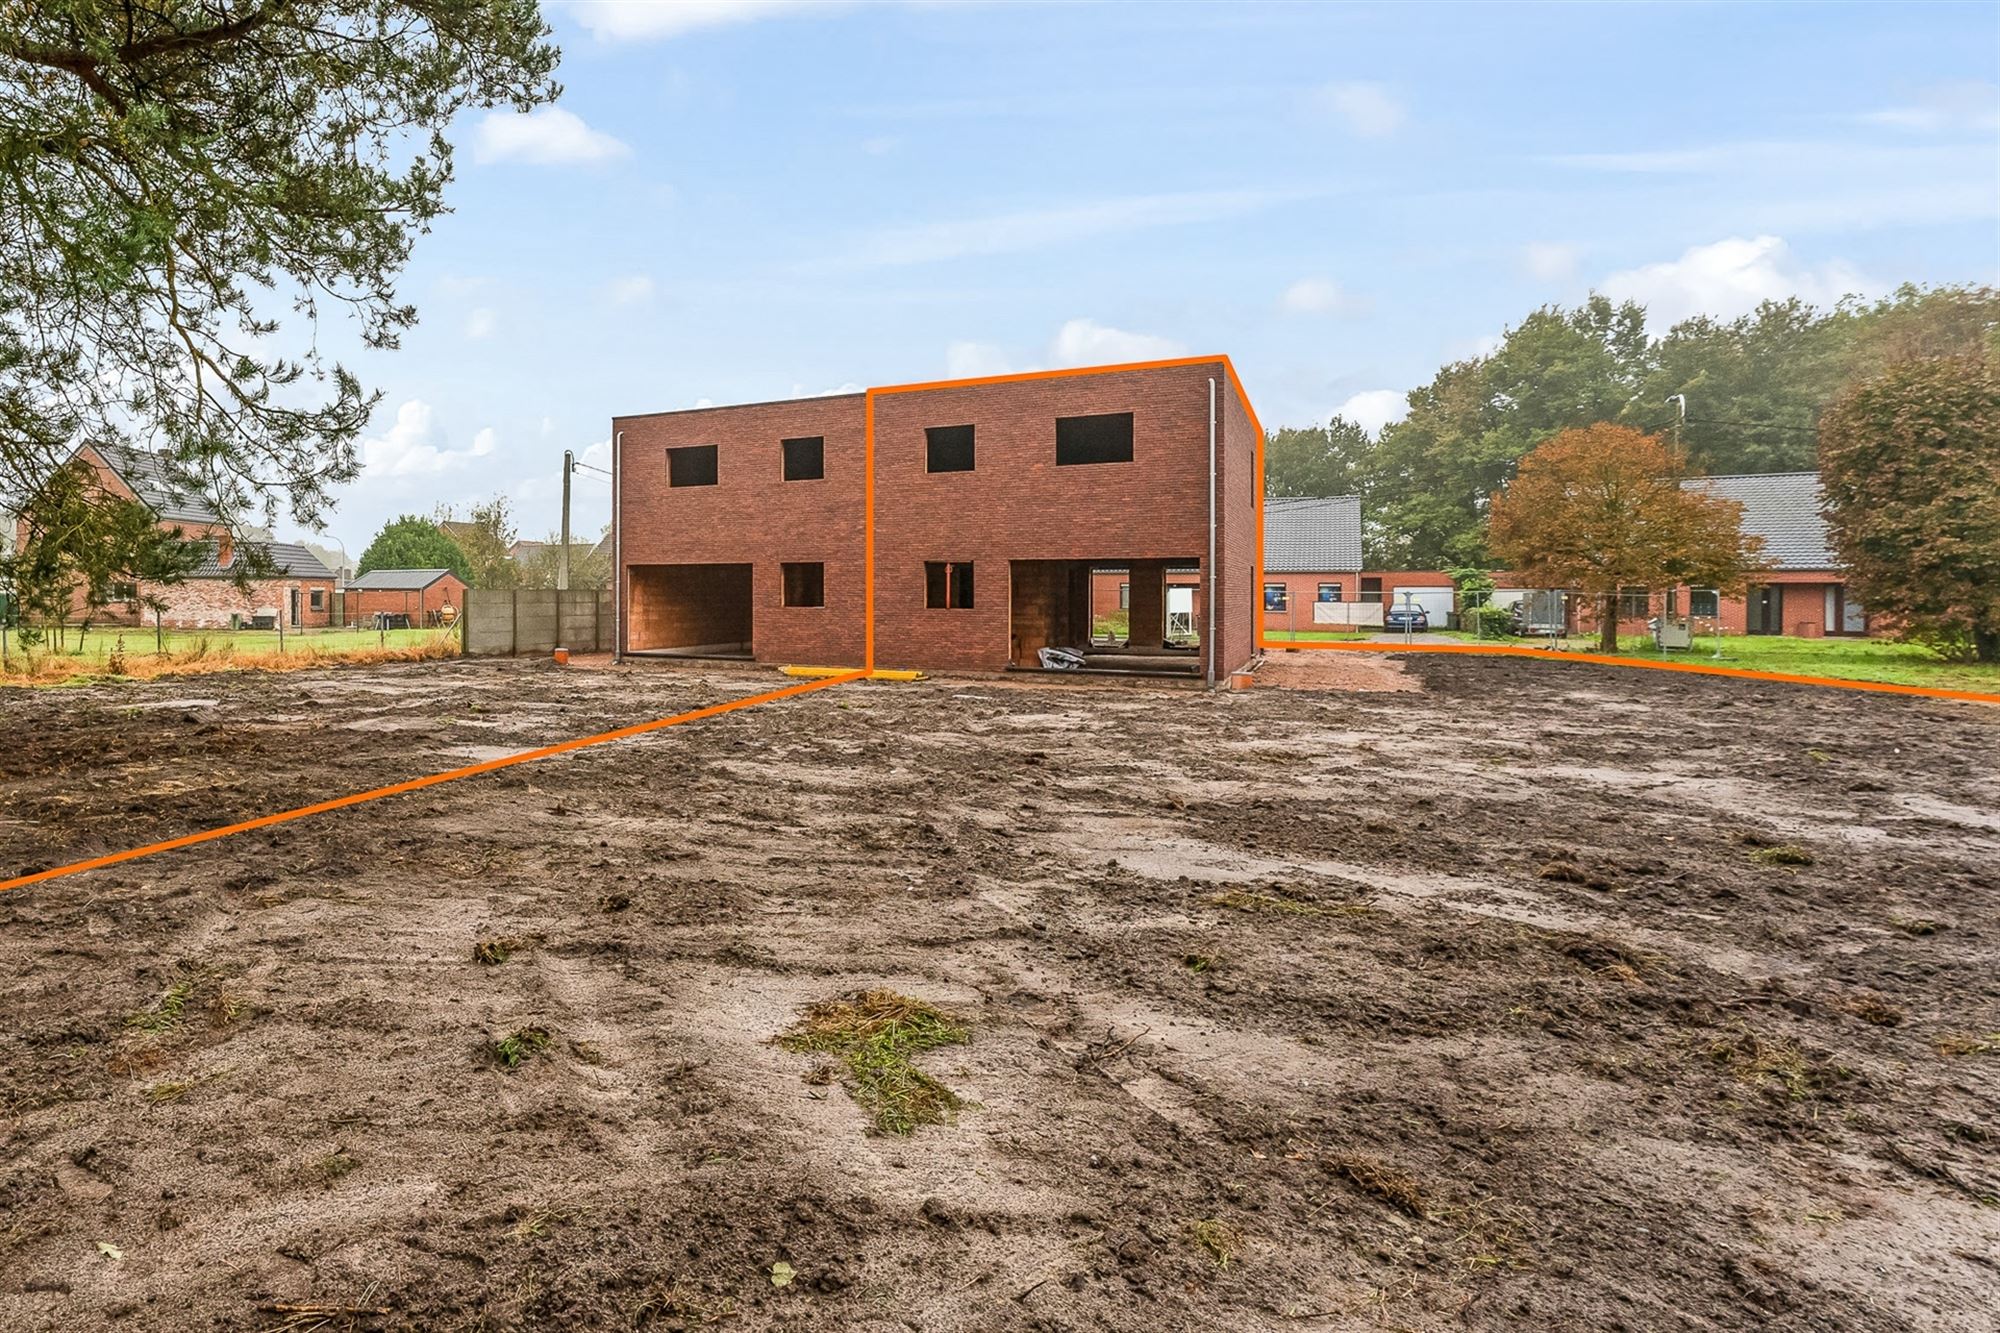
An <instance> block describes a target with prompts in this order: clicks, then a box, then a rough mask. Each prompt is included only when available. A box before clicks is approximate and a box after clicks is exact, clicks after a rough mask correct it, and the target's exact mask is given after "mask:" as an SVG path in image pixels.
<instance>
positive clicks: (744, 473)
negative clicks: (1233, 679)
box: [612, 362, 1255, 671]
mask: <svg viewBox="0 0 2000 1333" xmlns="http://www.w3.org/2000/svg"><path fill="white" fill-rule="evenodd" d="M1211 377H1212V378H1214V379H1215V380H1216V381H1217V383H1218V396H1219V400H1220V404H1219V405H1220V406H1221V408H1222V409H1223V411H1224V414H1225V416H1224V421H1223V423H1222V425H1221V426H1220V427H1219V430H1218V434H1219V435H1220V436H1222V437H1223V439H1222V443H1223V445H1224V454H1225V462H1226V463H1227V464H1233V465H1234V467H1235V471H1234V472H1233V474H1227V475H1226V476H1225V478H1224V486H1225V489H1224V491H1223V492H1222V493H1223V494H1224V495H1225V496H1228V497H1229V498H1230V500H1231V502H1232V503H1233V504H1234V510H1233V511H1232V514H1233V516H1234V518H1235V521H1237V522H1240V523H1241V524H1242V532H1243V533H1244V534H1246V537H1247V534H1248V533H1249V531H1250V524H1251V522H1252V520H1251V517H1250V513H1251V501H1252V491H1251V487H1252V486H1253V485H1254V473H1253V468H1252V459H1253V457H1254V445H1255V439H1254V436H1253V435H1251V434H1250V433H1249V430H1248V426H1247V421H1248V418H1247V416H1246V415H1245V414H1244V413H1243V412H1242V410H1241V408H1240V406H1235V407H1233V411H1234V414H1235V415H1234V416H1233V417H1232V416H1229V415H1228V413H1229V412H1230V411H1231V410H1232V405H1233V404H1234V402H1235V399H1234V395H1233V394H1232V393H1231V392H1230V390H1229V386H1228V382H1227V378H1226V375H1225V372H1224V370H1223V367H1222V364H1221V363H1220V362H1215V363H1200V364H1193V365H1187V366H1170V367H1156V368H1151V369H1145V370H1134V371H1120V372H1115V373H1108V374H1094V375H1078V376H1065V377H1061V378H1056V379H1039V380H1018V381H1009V382H1002V383H992V384H968V385H952V386H945V387H940V388H934V389H922V390H912V391H908V392H900V393H878V394H877V395H876V396H875V400H874V401H875V450H876V452H875V520H876V521H875V541H876V547H875V550H876V558H875V576H876V581H875V600H876V621H875V623H876V662H877V664H878V665H880V666H883V667H905V666H907V667H921V668H930V669H958V670H975V671H994V670H999V669H1001V668H1003V667H1005V666H1006V665H1007V663H1008V660H1009V655H1010V650H1011V648H1012V647H1013V644H1012V639H1013V634H1012V630H1013V626H1012V623H1011V616H1010V607H1011V603H1012V586H1011V585H1012V579H1011V574H1012V570H1011V565H1012V562H1014V561H1017V560H1018V561H1052V560H1057V561H1078V560H1081V561H1096V562H1103V563H1112V562H1123V561H1127V560H1142V559H1157V560H1168V559H1189V558H1193V559H1200V558H1203V557H1205V555H1206V552H1207V545H1208V382H1209V380H1210V378H1211ZM864 410H865V404H864V399H863V398H862V397H859V396H854V397H845V398H818V399H800V400H796V401H792V402H784V403H767V404H753V405H750V406H744V407H732V408H712V409H705V410H701V411H694V412H676V413H666V414H660V415H655V416H641V417H625V418H619V419H616V420H614V421H613V423H612V428H613V430H614V432H615V431H623V432H624V439H623V443H622V446H621V452H620V474H621V481H620V488H621V492H622V496H621V500H620V507H621V509H622V525H621V526H622V536H621V544H622V549H621V551H620V560H621V563H622V564H623V566H624V567H625V569H624V573H623V574H622V576H621V596H622V597H625V598H627V602H626V604H627V606H628V607H629V606H631V605H632V601H631V598H632V588H633V585H632V582H631V579H630V576H629V571H631V570H632V569H633V568H634V567H636V566H641V565H670V564H708V563H749V564H752V565H754V567H755V571H754V576H753V599H754V603H755V609H754V615H753V634H754V643H755V651H756V655H757V656H758V657H759V658H760V659H762V660H765V661H784V662H800V663H814V664H826V665H838V664H858V663H859V662H860V661H861V660H862V656H863V627H864V625H865V620H864V609H863V602H862V585H863V573H864V571H863V565H862V479H863V443H864V429H865V419H864ZM1125 411H1129V412H1131V413H1133V418H1134V419H1133V461H1132V462H1130V463H1105V464H1090V465H1083V466H1076V467H1058V466H1057V465H1056V462H1055V420H1056V418H1057V417H1064V416H1080V415H1087V414H1093V413H1101V412H1125ZM1231 423H1237V424H1233V425H1232V424H1231ZM968 424H969V425H971V426H973V427H974V432H975V443H974V451H975V465H974V470H973V471H971V472H950V473H930V472H928V471H926V466H925V459H926V449H925V437H924V428H925V427H927V426H956V425H968ZM1231 430H1233V431H1234V432H1235V433H1234V434H1233V435H1228V434H1226V432H1228V431H1231ZM799 435H820V436H823V437H824V438H825V440H826V477H825V479H824V480H821V481H810V482H786V481H783V480H781V477H782V472H781V449H780V447H779V441H780V440H781V439H784V438H786V437H790V436H799ZM691 444H714V445H716V446H718V456H717V458H718V484H717V485H715V486H710V487H682V488H674V487H669V486H668V485H667V484H666V482H667V476H666V471H667V469H666V449H667V448H668V447H669V446H675V445H691ZM1232 480H1233V483H1234V485H1235V487H1236V491H1237V492H1239V493H1235V494H1232V493H1231V492H1230V491H1229V490H1228V489H1227V487H1228V486H1229V485H1230V484H1231V482H1232ZM1225 541H1227V537H1226V536H1225ZM1223 553H1224V559H1223V562H1222V568H1223V569H1224V570H1225V571H1234V570H1236V569H1237V568H1238V567H1239V566H1240V567H1241V569H1242V570H1244V571H1248V570H1249V568H1250V565H1251V563H1252V561H1253V560H1254V554H1253V551H1252V549H1251V547H1250V545H1249V543H1248V541H1247V540H1242V541H1241V542H1240V543H1239V545H1238V546H1237V547H1234V548H1232V547H1230V546H1228V545H1226V544H1225V546H1224V548H1223ZM794 560H806V561H812V560H817V561H820V562H822V563H824V564H825V566H826V606H825V607H822V608H793V607H783V606H781V605H780V601H781V591H782V577H781V574H780V571H779V564H780V563H781V562H785V561H794ZM929 561H971V562H972V564H973V567H974V589H973V605H972V606H971V607H969V608H963V609H949V610H933V609H931V608H929V607H928V606H926V604H925V602H926V596H925V578H924V565H925V563H926V562H929ZM1237 577H1239V578H1241V577H1243V575H1238V576H1237ZM1238 601H1239V602H1240V605H1239V606H1237V607H1236V608H1235V614H1236V622H1235V623H1234V625H1233V627H1232V629H1231V630H1230V631H1227V632H1225V635H1224V638H1225V640H1226V644H1225V651H1224V653H1223V657H1224V658H1225V659H1226V660H1225V661H1224V663H1223V665H1224V666H1225V667H1228V666H1236V665H1241V664H1242V663H1243V662H1244V661H1247V660H1248V659H1249V657H1250V656H1251V654H1252V652H1253V648H1252V646H1251V638H1252V635H1253V632H1254V629H1253V625H1254V622H1253V620H1252V617H1251V608H1252V607H1253V606H1254V602H1253V601H1252V600H1251V599H1249V598H1243V597H1241V596H1240V595H1239V597H1238ZM1229 609H1230V608H1229V604H1228V601H1227V599H1225V601H1224V610H1225V613H1227V612H1228V610H1229ZM628 620H629V615H628ZM1232 634H1233V638H1232V637H1231V635H1232ZM626 646H627V647H636V646H639V645H638V643H637V640H635V639H634V638H633V637H632V635H631V633H630V625H629V624H628V626H627V635H626Z"/></svg>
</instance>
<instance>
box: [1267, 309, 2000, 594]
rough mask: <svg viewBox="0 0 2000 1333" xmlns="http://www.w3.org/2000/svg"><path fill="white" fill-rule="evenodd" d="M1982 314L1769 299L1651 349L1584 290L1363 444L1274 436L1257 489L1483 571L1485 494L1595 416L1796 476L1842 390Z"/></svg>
mask: <svg viewBox="0 0 2000 1333" xmlns="http://www.w3.org/2000/svg"><path fill="white" fill-rule="evenodd" d="M1996 320H2000V292H1995V291H1993V290H1992V289H1989V288H1983V287H1943V288H1935V289H1923V288H1917V287H1904V288H1902V289H1901V290H1899V291H1898V292H1896V293H1895V294H1894V295H1892V296H1890V297H1887V298H1884V299H1883V300H1880V301H1876V302H1873V303H1869V302H1863V301H1858V300H1850V301H1845V302H1842V303H1841V304H1839V305H1838V306H1836V307H1834V308H1833V309H1831V310H1820V309H1816V308H1814V307H1812V306H1810V305H1808V304H1806V303H1804V302H1802V301H1797V300H1791V301H1774V302H1766V303H1765V304H1764V305H1762V306H1760V307H1758V309H1756V310H1755V311H1753V312H1751V313H1750V314H1748V315H1744V316H1742V317H1741V318H1739V319H1734V320H1716V319H1710V318H1707V317H1705V316H1697V317H1695V318H1692V319H1687V320H1683V321H1681V322H1680V323H1679V324H1676V325H1674V326H1673V327H1672V328H1670V329H1668V330H1666V331H1665V332H1664V333H1663V334H1660V335H1659V336H1658V337H1653V336H1651V335H1649V334H1648V332H1647V330H1646V325H1645V311H1644V310H1643V309H1642V308H1641V307H1640V306H1638V305H1636V304H1633V303H1630V302H1627V303H1625V304H1622V305H1615V304H1613V303H1612V302H1610V301H1608V300H1606V299H1605V298H1603V297H1601V296H1592V297H1591V298H1589V299H1588V300H1586V301H1585V302H1584V303H1583V304H1582V305H1580V306H1578V307H1576V308H1575V309H1570V310H1565V309H1561V308H1558V307H1553V306H1550V307H1545V308H1543V309H1541V310H1537V311H1534V312H1533V313H1531V314H1530V315H1528V317H1527V318H1525V319H1523V320H1522V321H1521V322H1520V323H1519V324H1518V325H1516V326H1514V327H1512V328H1510V329H1508V330H1506V332H1505V334H1504V335H1503V336H1502V338H1501V339H1500V342H1499V344H1498V346H1496V347H1495V348H1494V349H1493V350H1492V351H1491V352H1488V353H1486V354H1484V355H1481V356H1476V357H1472V358H1469V359H1466V360H1463V361H1455V362H1453V363H1451V364H1450V365H1447V366H1445V367H1444V368H1443V369H1441V370H1439V371H1438V373H1437V375H1436V376H1435V377H1433V379H1432V380H1431V381H1430V383H1428V384H1425V385H1423V386H1421V387H1419V388H1417V389H1413V390H1412V391H1411V392H1410V394H1409V412H1408V415H1407V416H1405V417H1404V418H1403V420H1401V421H1397V422H1393V423H1391V424H1390V425H1388V426H1387V427H1385V428H1384V429H1383V430H1382V432H1381V435H1380V436H1379V438H1377V439H1375V440H1373V441H1367V440H1366V438H1365V437H1362V438H1361V439H1360V440H1358V441H1357V440H1356V439H1355V438H1354V437H1353V435H1351V434H1345V435H1339V436H1337V437H1336V436H1335V435H1334V433H1333V432H1334V427H1333V426H1329V428H1328V431H1327V432H1325V433H1322V432H1312V431H1305V432H1300V431H1279V432H1277V433H1276V434H1274V435H1273V436H1272V437H1271V439H1270V442H1269V443H1268V444H1267V446H1266V468H1265V471H1266V481H1267V483H1272V482H1273V479H1274V478H1275V484H1278V485H1283V486H1285V487H1287V488H1288V489H1286V490H1284V491H1279V490H1276V489H1273V490H1272V491H1271V493H1272V494H1305V493H1321V494H1326V493H1333V494H1359V495H1360V496H1361V497H1362V512H1363V514H1364V515H1366V517H1367V520H1368V542H1369V552H1368V560H1369V563H1370V564H1372V565H1377V566H1381V567H1384V568H1404V569H1427V568H1443V567H1450V566H1465V565H1484V564H1488V563H1490V561H1491V560H1492V558H1493V553H1492V552H1491V551H1489V550H1488V549H1487V546H1486V530H1487V528H1486V516H1487V507H1488V504H1489V503H1490V501H1491V498H1492V497H1493V496H1494V495H1495V494H1496V493H1497V492H1498V491H1499V490H1500V488H1501V487H1502V486H1504V485H1505V484H1506V483H1507V481H1508V479H1509V478H1510V477H1512V476H1513V475H1514V470H1515V468H1516V466H1517V465H1518V464H1519V462H1520V460H1521V458H1522V457H1523V456H1524V455H1526V454H1527V453H1528V451H1529V450H1531V449H1533V448H1534V447H1535V446H1537V445H1538V444H1540V443H1541V442H1542V441H1544V440H1547V439H1549V438H1551V437H1552V436H1554V435H1556V434H1557V433H1558V432H1561V431H1564V430H1568V429H1571V428H1575V427H1582V426H1589V425H1592V424H1595V423H1597V422H1614V423H1617V424H1620V425H1625V426H1630V427H1633V428H1634V429H1638V430H1641V431H1663V430H1667V429H1669V428H1678V429H1679V430H1680V432H1681V438H1680V441H1679V442H1680V444H1681V445H1682V447H1683V449H1684V451H1685V453H1686V455H1687V457H1688V461H1689V463H1690V464H1691V465H1692V466H1694V467H1696V468H1698V469H1700V470H1701V471H1704V472H1707V473H1709V474H1711V475H1713V474H1726V473H1736V472H1785V471H1807V470H1810V469H1811V468H1812V467H1813V466H1814V465H1815V430H1816V427H1817V425H1818V422H1819V418H1820V414H1821V413H1822V412H1824V411H1825V410H1826V408H1827V405H1828V404H1829V403H1830V402H1831V401H1832V400H1833V398H1834V396H1835V395H1836V394H1837V393H1838V392H1839V391H1840V389H1841V387H1842V386H1843V385H1844V384H1846V383H1848V382H1849V381H1850V380H1852V379H1854V378H1856V377H1858V376H1865V375H1868V374H1872V373H1876V372H1877V371H1879V370H1880V369H1881V367H1882V366H1883V365H1885V364H1887V363H1889V362H1892V361H1894V360H1895V359H1897V358H1899V357H1906V356H1909V355H1912V354H1922V355H1932V356H1935V355H1943V354H1946V353H1947V352H1948V351H1950V350H1952V349H1959V350H1963V349H1965V348H1967V347H1968V346H1978V345H1980V344H1981V342H1982V340H1984V339H1987V338H1990V337H1991V330H1992V329H1993V328H1994V326H1995V322H1996ZM1674 394H1684V395H1686V397H1687V401H1688V413H1687V419H1686V422H1685V423H1684V424H1682V423H1678V422H1677V417H1678V413H1677V411H1676V409H1675V408H1674V407H1672V406H1669V405H1668V402H1667V400H1668V398H1669V397H1670V396H1671V395H1674ZM1281 440H1282V441H1283V448H1282V450H1281V449H1280V441H1281ZM1336 440H1337V446H1338V447H1337V448H1336V447H1335V445H1336ZM1280 457H1282V459H1283V461H1282V462H1280V463H1279V464H1278V465H1277V466H1274V465H1273V461H1272V460H1273V459H1274V458H1280ZM1322 459H1325V460H1328V465H1325V466H1320V460H1322ZM1298 460H1307V461H1306V462H1300V461H1298ZM1308 463H1310V464H1312V466H1308V465H1307V464H1308ZM1315 467H1319V470H1317V471H1315V470H1314V468H1315ZM1316 485H1325V486H1327V487H1329V488H1330V489H1329V490H1327V491H1312V490H1311V489H1310V488H1311V487H1313V486H1316Z"/></svg>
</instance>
